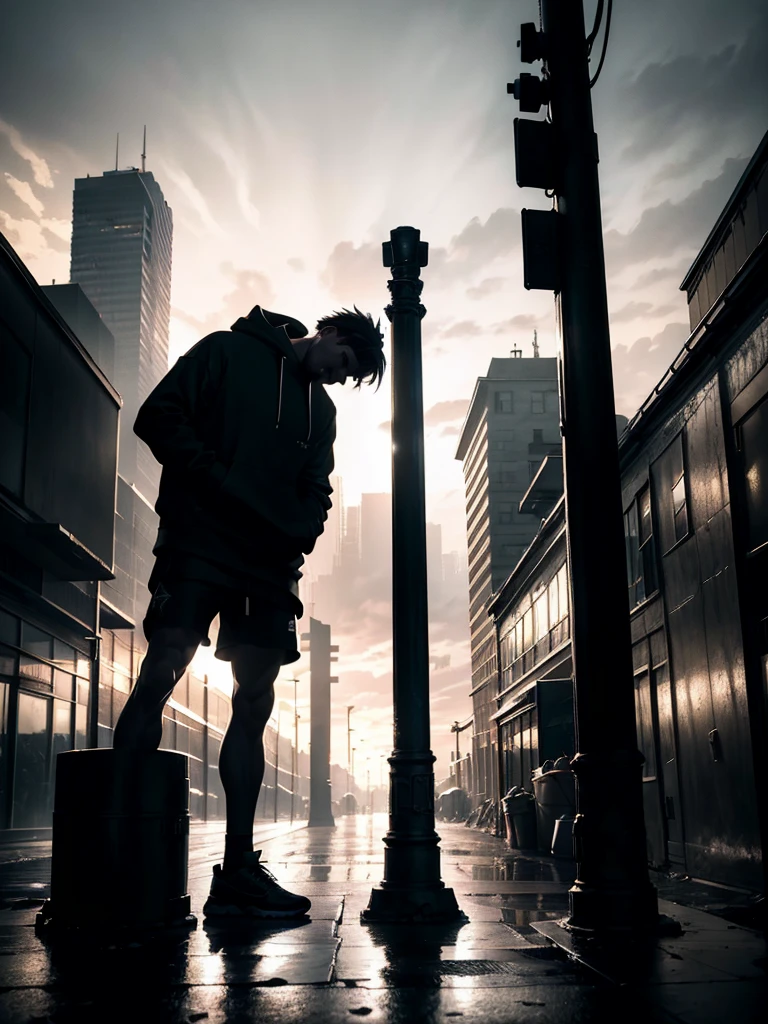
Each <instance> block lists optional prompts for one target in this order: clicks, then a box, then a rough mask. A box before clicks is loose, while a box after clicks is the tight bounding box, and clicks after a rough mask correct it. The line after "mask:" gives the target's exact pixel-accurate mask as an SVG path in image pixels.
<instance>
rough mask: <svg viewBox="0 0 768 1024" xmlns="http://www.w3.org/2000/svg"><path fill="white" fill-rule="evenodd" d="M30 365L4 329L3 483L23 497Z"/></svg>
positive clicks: (0, 366)
mask: <svg viewBox="0 0 768 1024" xmlns="http://www.w3.org/2000/svg"><path fill="white" fill-rule="evenodd" d="M30 366H31V360H30V357H29V353H28V352H27V351H26V350H25V349H24V348H22V346H21V345H20V344H19V343H18V342H17V341H16V339H15V338H14V337H13V336H12V335H11V334H9V333H8V331H7V330H3V334H2V342H1V343H0V380H2V382H3V399H2V404H1V405H0V436H1V437H2V438H3V443H2V445H0V484H2V486H3V487H7V488H8V490H9V491H11V493H13V494H21V489H22V482H23V477H24V456H25V452H26V446H27V404H28V397H29V385H30V373H31V370H30Z"/></svg>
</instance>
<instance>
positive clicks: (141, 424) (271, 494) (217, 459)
mask: <svg viewBox="0 0 768 1024" xmlns="http://www.w3.org/2000/svg"><path fill="white" fill-rule="evenodd" d="M306 334H307V330H306V328H305V327H304V325H303V324H300V323H299V322H298V321H296V320H293V319H292V318H290V317H281V316H280V315H279V314H274V313H269V312H267V311H265V310H262V309H261V307H260V306H256V307H255V309H253V310H252V311H251V313H250V314H249V315H248V317H247V318H246V317H241V318H240V319H239V320H238V321H237V322H236V323H234V324H233V325H232V329H231V331H217V332H215V333H214V334H209V335H208V336H207V337H205V338H203V339H202V341H199V342H198V343H197V344H196V345H194V346H193V347H192V348H191V349H190V350H189V351H188V352H186V353H185V354H184V355H183V356H182V357H181V358H180V359H179V360H178V361H177V362H176V364H175V365H174V366H173V367H172V368H171V370H169V372H168V373H167V374H166V376H165V377H164V378H163V379H162V380H161V381H160V383H159V384H158V385H157V387H156V388H155V389H154V391H153V392H152V393H151V394H150V395H149V397H148V398H147V399H146V401H145V402H144V404H143V405H142V407H141V408H140V410H139V413H138V416H137V417H136V423H135V424H134V428H133V429H134V432H135V433H136V434H137V435H138V436H139V437H140V438H141V439H142V440H143V441H145V442H146V443H147V445H148V446H149V448H150V449H151V451H152V454H153V455H154V456H155V458H156V459H157V460H158V462H160V463H161V464H162V467H163V471H162V475H161V478H160V491H159V496H158V499H157V503H156V505H155V510H156V511H157V513H158V515H159V516H160V529H159V531H158V538H157V543H156V544H155V548H154V551H155V554H158V555H159V554H160V553H161V552H162V551H167V550H170V551H179V552H185V553H186V554H188V555H191V556H197V557H199V558H201V559H203V560H204V561H205V562H207V563H210V564H212V565H214V566H216V567H218V568H219V569H220V570H222V571H224V572H226V573H227V574H228V575H230V576H231V577H232V578H233V579H236V580H240V581H242V582H243V584H244V585H246V586H247V585H248V583H249V582H252V581H257V582H258V583H260V584H262V585H266V586H267V587H274V588H277V589H278V590H279V591H281V592H283V593H284V594H285V595H288V594H290V595H292V597H293V599H294V602H295V604H296V605H298V608H299V610H300V604H299V602H298V580H299V579H300V577H301V573H300V571H299V568H300V566H301V565H302V564H303V562H304V558H303V555H304V554H308V553H309V552H311V551H312V549H313V548H314V546H315V541H316V540H317V538H318V537H319V535H320V534H321V533H322V532H323V528H324V523H325V520H326V519H327V516H328V509H329V508H330V507H331V500H330V495H331V493H332V491H333V488H332V487H331V486H330V483H329V476H330V474H331V472H332V471H333V442H334V439H335V436H336V408H335V406H334V404H333V402H332V401H331V399H330V398H329V397H328V394H327V393H326V391H325V388H324V387H323V386H322V385H321V384H318V383H315V382H311V381H310V379H309V377H308V376H307V375H306V372H305V371H304V368H303V367H302V365H301V363H300V361H299V358H298V356H297V354H296V350H295V348H294V346H293V345H292V344H291V338H300V337H303V336H305V335H306Z"/></svg>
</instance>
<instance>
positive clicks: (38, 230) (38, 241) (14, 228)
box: [0, 210, 66, 260]
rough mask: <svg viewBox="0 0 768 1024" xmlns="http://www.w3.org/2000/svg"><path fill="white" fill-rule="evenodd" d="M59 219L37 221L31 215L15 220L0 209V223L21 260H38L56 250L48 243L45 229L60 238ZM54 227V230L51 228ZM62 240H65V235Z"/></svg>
mask: <svg viewBox="0 0 768 1024" xmlns="http://www.w3.org/2000/svg"><path fill="white" fill-rule="evenodd" d="M62 223H63V222H60V221H50V222H47V223H46V222H44V221H37V220H32V218H31V217H22V218H21V219H20V220H17V219H16V218H14V217H11V215H10V214H9V213H6V212H5V210H0V224H2V225H3V228H4V230H5V232H6V234H7V235H8V236H9V238H10V241H11V244H12V245H13V247H14V248H15V249H16V251H17V252H18V254H19V256H21V258H22V259H23V260H39V259H41V258H42V257H44V256H47V255H49V254H50V253H51V252H58V251H59V250H57V249H56V248H55V247H53V246H51V245H50V244H49V239H48V237H47V236H46V231H49V232H50V233H51V234H54V235H56V237H57V238H62V230H61V228H60V225H61V224H62ZM53 228H56V230H53ZM62 240H66V236H64V238H63V239H62Z"/></svg>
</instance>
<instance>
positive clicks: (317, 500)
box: [297, 415, 336, 554]
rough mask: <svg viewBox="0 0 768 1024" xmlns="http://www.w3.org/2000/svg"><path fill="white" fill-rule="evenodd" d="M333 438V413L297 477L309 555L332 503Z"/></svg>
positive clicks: (334, 423)
mask: <svg viewBox="0 0 768 1024" xmlns="http://www.w3.org/2000/svg"><path fill="white" fill-rule="evenodd" d="M335 440H336V416H335V415H334V416H333V417H331V419H330V421H329V423H328V426H327V427H326V429H325V431H324V433H323V436H322V437H321V438H320V440H319V441H318V444H317V447H316V448H315V451H314V452H313V456H312V458H311V459H310V460H309V462H308V463H307V464H306V466H305V467H304V469H303V471H302V473H301V476H300V477H299V481H298V486H297V491H298V496H299V503H300V506H301V510H302V513H303V515H304V517H305V521H306V523H307V527H308V528H307V530H306V531H305V532H303V533H301V534H300V536H302V537H306V538H307V539H308V540H309V541H310V542H311V547H309V549H307V548H304V549H303V550H304V552H305V554H309V552H310V551H311V550H312V548H313V547H314V546H315V541H316V540H317V538H318V537H319V536H320V534H321V533H322V532H323V530H324V528H325V521H326V519H327V518H328V510H329V509H330V508H331V505H332V504H333V502H332V501H331V494H333V488H332V487H331V481H330V476H331V473H332V472H333V466H334V459H333V442H334V441H335Z"/></svg>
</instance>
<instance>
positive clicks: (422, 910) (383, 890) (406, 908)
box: [360, 882, 467, 924]
mask: <svg viewBox="0 0 768 1024" xmlns="http://www.w3.org/2000/svg"><path fill="white" fill-rule="evenodd" d="M360 920H361V921H362V923H363V924H451V923H454V922H459V921H466V920H467V917H466V915H465V914H464V913H463V912H462V911H461V910H460V909H459V905H458V903H457V902H456V896H455V895H454V892H453V889H448V888H446V887H445V885H443V883H442V882H440V883H439V884H438V885H432V886H419V887H418V888H415V887H414V888H408V887H407V886H388V885H387V883H386V882H382V884H381V886H380V887H379V888H377V889H372V890H371V898H370V900H369V901H368V906H367V907H366V908H365V910H364V911H363V912H362V913H361V914H360Z"/></svg>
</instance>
